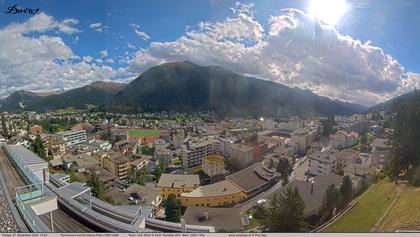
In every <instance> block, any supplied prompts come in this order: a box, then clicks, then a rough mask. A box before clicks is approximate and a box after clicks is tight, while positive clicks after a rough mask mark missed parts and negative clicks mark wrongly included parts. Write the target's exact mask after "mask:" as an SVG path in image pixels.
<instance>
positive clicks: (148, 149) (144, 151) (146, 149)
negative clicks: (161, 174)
mask: <svg viewBox="0 0 420 237" xmlns="http://www.w3.org/2000/svg"><path fill="white" fill-rule="evenodd" d="M141 153H142V154H145V155H149V156H152V155H154V154H155V148H154V147H149V146H148V145H143V146H142V147H141Z"/></svg>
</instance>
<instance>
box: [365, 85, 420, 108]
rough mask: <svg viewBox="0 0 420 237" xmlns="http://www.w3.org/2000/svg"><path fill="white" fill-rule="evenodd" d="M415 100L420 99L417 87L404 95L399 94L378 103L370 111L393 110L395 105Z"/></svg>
mask: <svg viewBox="0 0 420 237" xmlns="http://www.w3.org/2000/svg"><path fill="white" fill-rule="evenodd" d="M413 100H420V92H419V91H418V90H417V89H416V90H413V91H411V92H408V93H405V94H403V95H400V96H397V97H395V98H392V99H390V100H388V101H385V102H383V103H380V104H377V105H375V106H373V107H371V108H369V110H368V111H369V112H380V111H387V112H389V111H391V109H392V108H393V107H394V106H397V105H400V104H404V103H408V102H410V101H413Z"/></svg>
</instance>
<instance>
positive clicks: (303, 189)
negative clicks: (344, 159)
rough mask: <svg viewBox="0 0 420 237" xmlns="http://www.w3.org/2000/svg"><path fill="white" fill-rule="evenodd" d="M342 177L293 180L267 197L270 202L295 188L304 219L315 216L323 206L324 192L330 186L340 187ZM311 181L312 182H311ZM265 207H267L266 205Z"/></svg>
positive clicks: (335, 175) (328, 176)
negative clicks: (300, 198) (285, 191)
mask: <svg viewBox="0 0 420 237" xmlns="http://www.w3.org/2000/svg"><path fill="white" fill-rule="evenodd" d="M342 180H343V176H340V175H337V174H330V175H326V176H316V177H314V178H313V179H312V180H311V181H308V182H306V181H302V180H297V179H294V180H292V181H291V182H290V183H288V184H287V185H286V186H284V187H281V188H279V189H277V190H276V191H275V192H274V193H273V194H271V195H270V196H269V197H268V200H269V202H270V200H271V198H272V197H273V196H274V195H284V190H287V189H288V188H292V189H294V188H296V189H297V190H298V191H299V194H300V196H301V197H302V200H303V202H304V203H305V209H304V211H303V214H304V216H305V217H310V216H316V215H318V214H319V213H320V211H321V210H322V209H323V206H324V199H325V192H326V190H327V188H328V186H330V185H331V184H335V186H336V187H340V185H341V182H342ZM312 181H313V182H312ZM266 205H269V204H268V203H266Z"/></svg>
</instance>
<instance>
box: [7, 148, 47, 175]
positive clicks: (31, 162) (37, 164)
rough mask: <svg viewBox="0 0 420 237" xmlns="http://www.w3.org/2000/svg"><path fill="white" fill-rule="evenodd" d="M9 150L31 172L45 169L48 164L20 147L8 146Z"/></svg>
mask: <svg viewBox="0 0 420 237" xmlns="http://www.w3.org/2000/svg"><path fill="white" fill-rule="evenodd" d="M9 148H10V150H12V152H13V153H14V154H15V155H16V156H17V157H18V159H19V160H20V161H21V162H22V163H23V165H24V166H26V167H28V168H29V169H30V170H31V171H35V170H41V169H47V168H48V163H47V162H46V161H44V160H43V159H41V158H40V157H39V156H37V155H36V154H35V153H33V152H32V151H30V150H28V149H26V148H25V147H24V146H22V145H10V146H9Z"/></svg>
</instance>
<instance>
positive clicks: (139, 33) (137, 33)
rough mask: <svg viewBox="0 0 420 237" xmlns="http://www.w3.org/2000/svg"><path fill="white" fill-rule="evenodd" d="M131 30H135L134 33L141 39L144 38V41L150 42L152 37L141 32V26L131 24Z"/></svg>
mask: <svg viewBox="0 0 420 237" xmlns="http://www.w3.org/2000/svg"><path fill="white" fill-rule="evenodd" d="M130 26H131V28H133V30H134V32H135V33H136V35H137V36H138V37H140V38H142V39H143V40H149V39H150V36H149V35H148V34H146V33H145V32H143V31H140V26H139V25H137V24H133V23H132V24H130Z"/></svg>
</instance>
